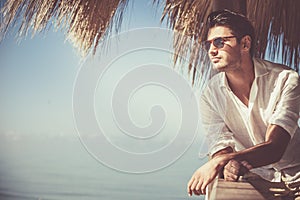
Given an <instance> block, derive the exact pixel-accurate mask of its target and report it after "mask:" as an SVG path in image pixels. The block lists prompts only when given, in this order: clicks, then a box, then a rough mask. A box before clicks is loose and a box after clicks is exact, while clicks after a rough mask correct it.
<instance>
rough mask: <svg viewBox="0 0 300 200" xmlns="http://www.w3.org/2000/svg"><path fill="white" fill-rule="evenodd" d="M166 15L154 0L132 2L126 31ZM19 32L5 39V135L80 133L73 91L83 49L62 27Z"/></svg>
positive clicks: (1, 105) (1, 74) (1, 85)
mask: <svg viewBox="0 0 300 200" xmlns="http://www.w3.org/2000/svg"><path fill="white" fill-rule="evenodd" d="M131 2H133V1H131ZM160 16H161V10H160V11H156V6H153V5H152V4H151V2H149V1H145V0H143V1H134V3H133V4H132V3H129V5H128V8H127V12H126V15H125V17H124V21H123V24H122V32H123V31H127V30H131V29H133V28H144V27H163V25H161V23H160ZM16 31H17V29H16V28H12V29H11V30H10V31H9V34H8V35H7V36H6V37H5V39H4V40H3V41H2V42H1V43H0V91H1V98H0V110H1V114H0V134H69V133H74V131H75V126H74V119H73V111H72V93H73V87H74V82H75V80H76V75H77V73H78V70H79V69H80V67H81V64H80V63H81V61H82V60H81V56H80V54H79V52H78V50H77V49H75V48H73V46H72V44H71V43H70V42H69V41H66V40H65V37H64V33H63V31H62V30H58V31H55V30H54V29H53V28H51V29H50V30H49V31H48V32H46V33H39V34H36V35H35V36H34V37H31V35H28V36H27V37H25V38H23V39H22V40H21V41H20V42H18V41H17V38H16V37H15V33H16ZM143 56H144V57H145V56H147V55H145V54H142V55H139V57H140V59H141V60H142V57H143Z"/></svg>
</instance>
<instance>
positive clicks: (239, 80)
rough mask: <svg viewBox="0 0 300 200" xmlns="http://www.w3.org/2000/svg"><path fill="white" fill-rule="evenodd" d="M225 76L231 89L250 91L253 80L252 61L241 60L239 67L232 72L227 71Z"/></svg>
mask: <svg viewBox="0 0 300 200" xmlns="http://www.w3.org/2000/svg"><path fill="white" fill-rule="evenodd" d="M225 74H226V77H227V80H228V83H229V85H230V87H231V88H232V87H233V88H235V87H242V88H244V89H246V88H248V89H249V90H250V88H251V85H252V83H253V80H254V65H253V62H252V59H251V58H249V59H247V60H244V61H243V60H242V61H241V62H240V67H237V68H236V69H235V70H232V71H227V72H225ZM245 87H246V88H245Z"/></svg>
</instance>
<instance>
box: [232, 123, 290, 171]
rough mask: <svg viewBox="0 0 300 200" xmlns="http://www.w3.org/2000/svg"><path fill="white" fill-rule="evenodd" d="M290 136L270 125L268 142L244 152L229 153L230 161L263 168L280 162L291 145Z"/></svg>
mask: <svg viewBox="0 0 300 200" xmlns="http://www.w3.org/2000/svg"><path fill="white" fill-rule="evenodd" d="M289 140H290V135H289V134H288V133H287V132H286V131H285V130H284V129H283V128H281V127H280V126H277V125H270V126H269V127H268V130H267V133H266V141H265V142H263V143H261V144H258V145H255V146H253V147H250V148H247V149H245V150H242V151H238V152H234V153H229V154H228V159H235V160H237V161H247V162H248V163H250V164H251V166H252V167H261V166H265V165H269V164H273V163H275V162H278V161H279V160H280V159H281V157H282V155H283V154H284V152H285V149H286V147H287V145H288V143H289Z"/></svg>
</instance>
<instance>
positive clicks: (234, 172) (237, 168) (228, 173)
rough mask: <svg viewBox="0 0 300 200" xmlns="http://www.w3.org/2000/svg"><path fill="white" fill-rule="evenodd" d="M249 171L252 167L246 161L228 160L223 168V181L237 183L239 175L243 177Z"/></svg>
mask: <svg viewBox="0 0 300 200" xmlns="http://www.w3.org/2000/svg"><path fill="white" fill-rule="evenodd" d="M250 169H252V166H251V165H250V164H249V163H248V162H247V161H242V162H238V161H236V160H230V161H229V162H228V163H227V164H226V165H225V167H224V171H223V174H224V179H225V181H237V180H238V178H239V176H240V175H244V174H245V173H246V172H248V171H249V170H250Z"/></svg>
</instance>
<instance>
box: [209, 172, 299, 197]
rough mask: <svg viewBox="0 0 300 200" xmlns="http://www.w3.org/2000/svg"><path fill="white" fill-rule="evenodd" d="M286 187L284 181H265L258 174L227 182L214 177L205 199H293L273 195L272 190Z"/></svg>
mask: <svg viewBox="0 0 300 200" xmlns="http://www.w3.org/2000/svg"><path fill="white" fill-rule="evenodd" d="M276 189H277V190H284V189H286V187H285V185H284V183H274V182H269V181H266V180H264V179H262V178H260V177H259V176H257V175H256V176H251V177H248V178H247V179H246V180H243V179H242V180H239V181H238V182H229V181H225V180H224V179H219V178H216V179H215V180H214V181H213V182H212V183H211V184H209V186H208V188H207V195H206V200H265V199H267V200H283V199H294V198H288V197H287V196H286V197H285V198H281V197H278V196H274V192H271V191H272V190H273V191H274V190H276Z"/></svg>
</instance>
